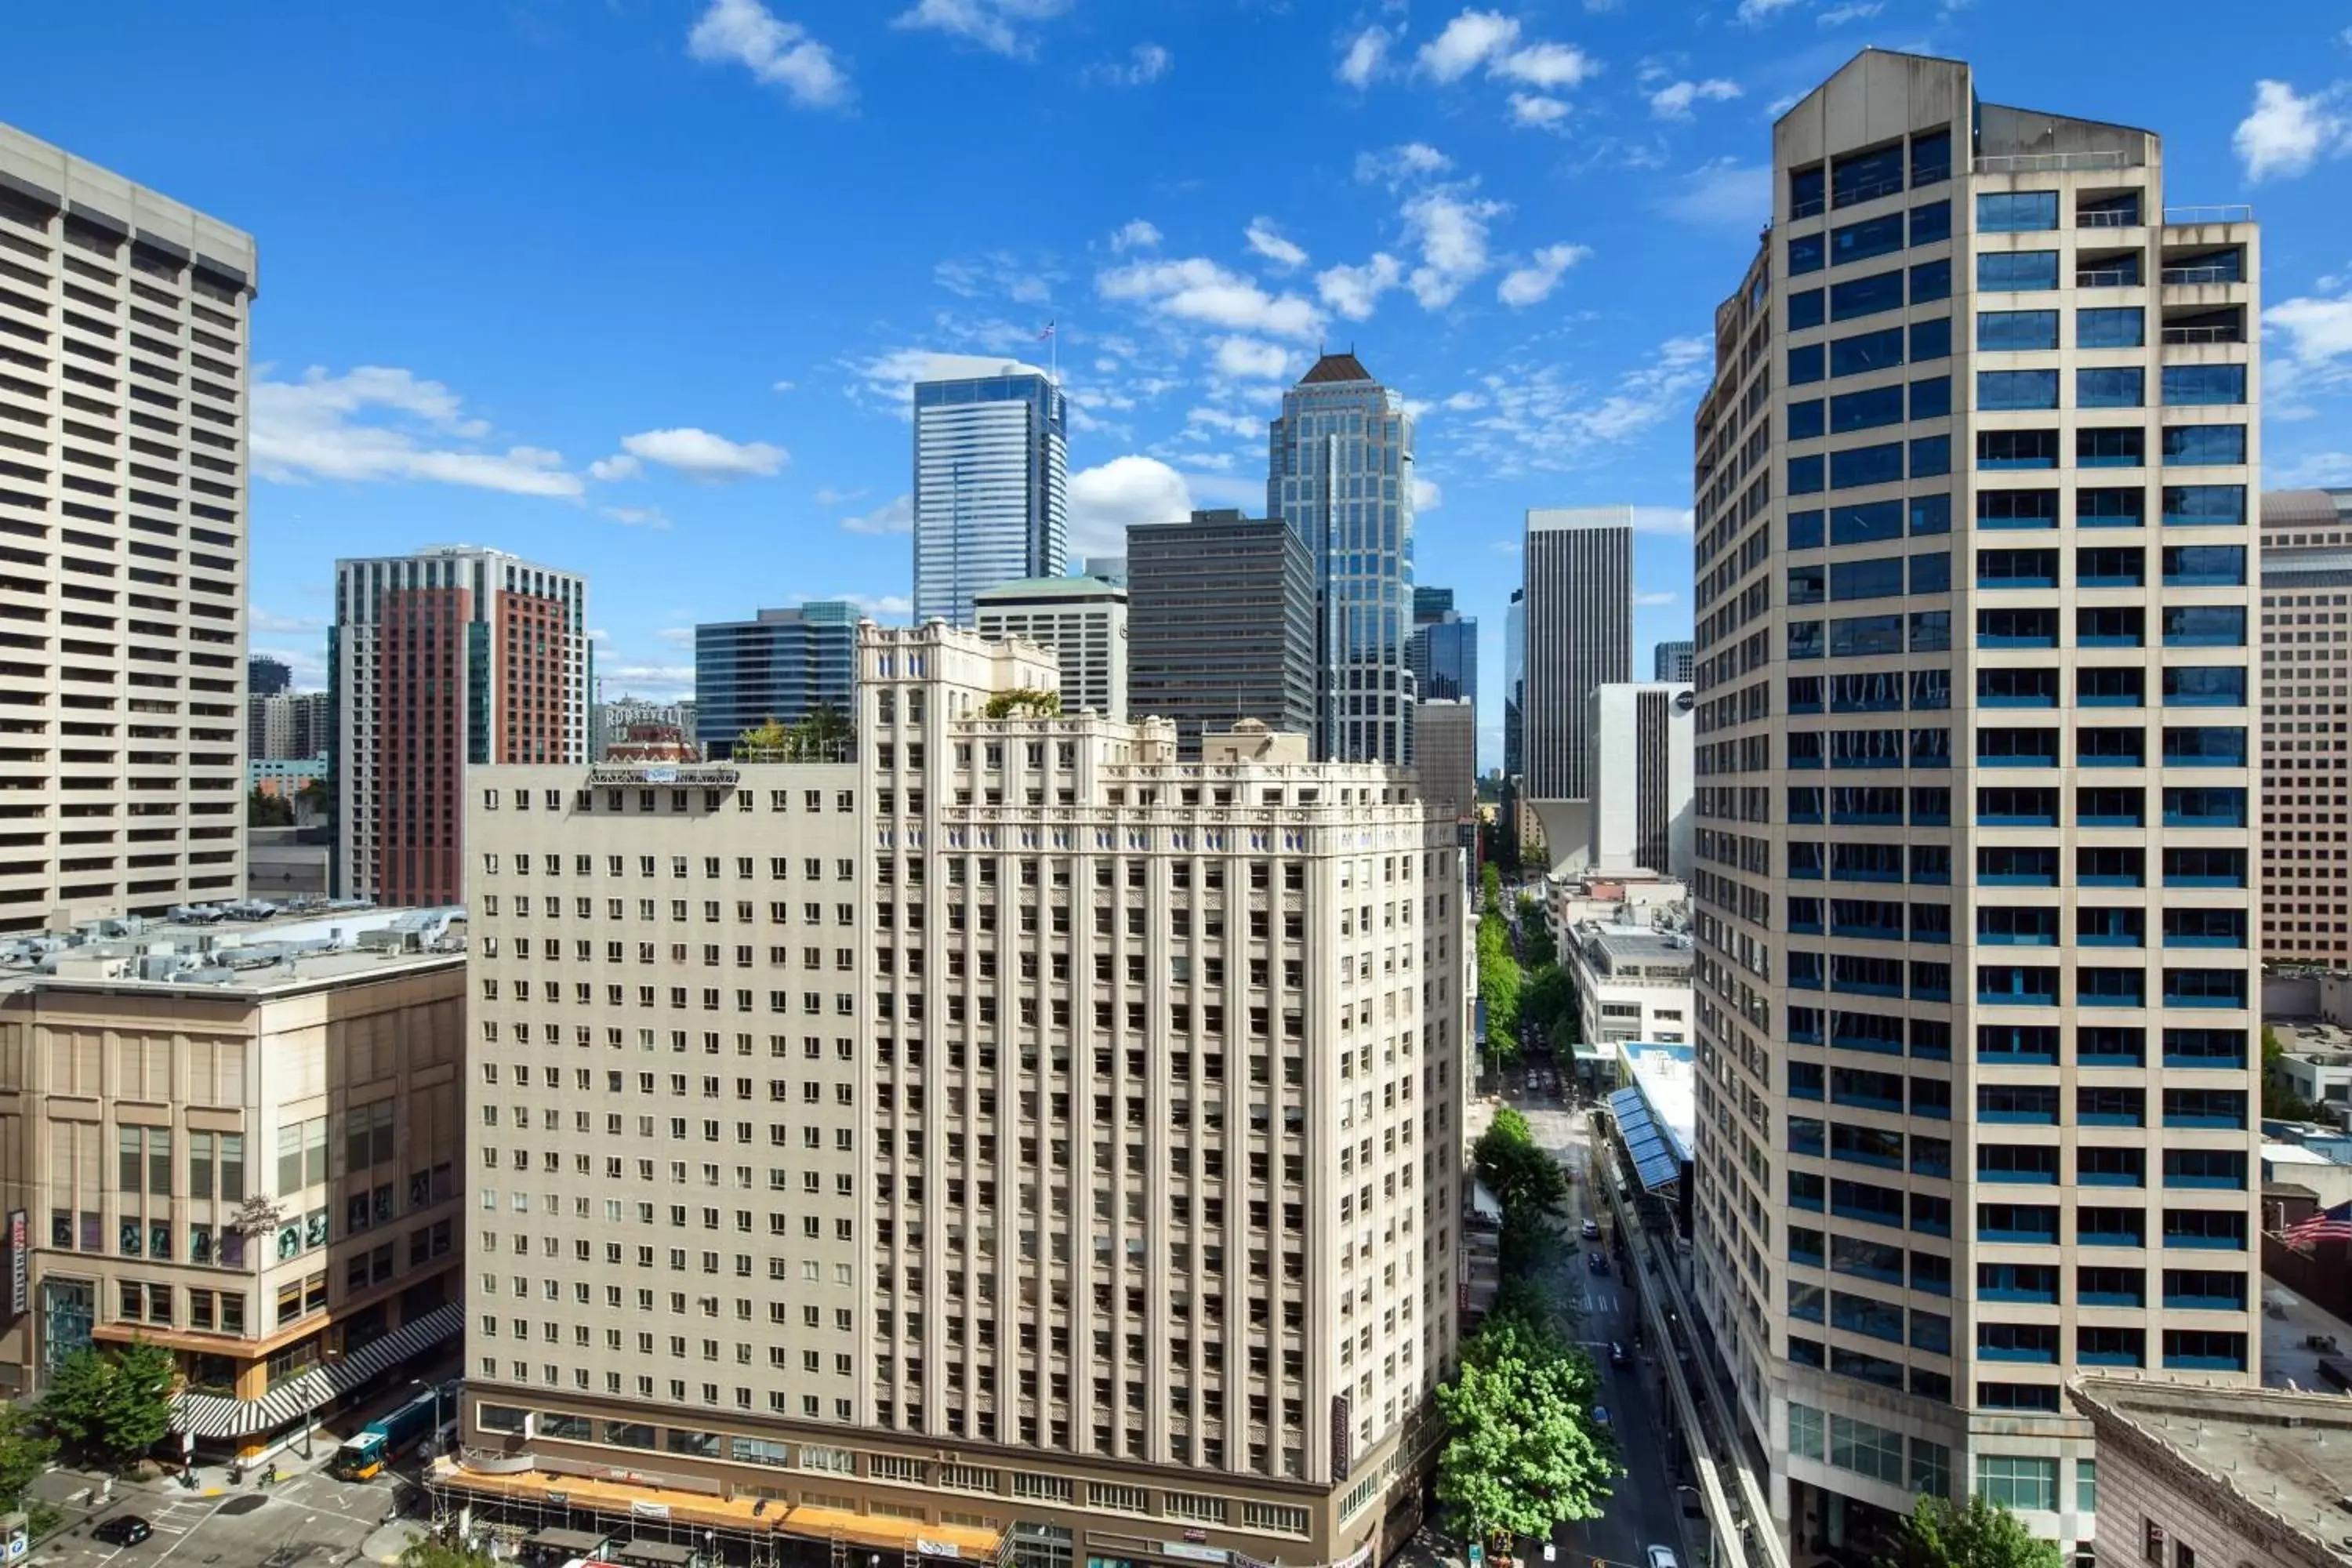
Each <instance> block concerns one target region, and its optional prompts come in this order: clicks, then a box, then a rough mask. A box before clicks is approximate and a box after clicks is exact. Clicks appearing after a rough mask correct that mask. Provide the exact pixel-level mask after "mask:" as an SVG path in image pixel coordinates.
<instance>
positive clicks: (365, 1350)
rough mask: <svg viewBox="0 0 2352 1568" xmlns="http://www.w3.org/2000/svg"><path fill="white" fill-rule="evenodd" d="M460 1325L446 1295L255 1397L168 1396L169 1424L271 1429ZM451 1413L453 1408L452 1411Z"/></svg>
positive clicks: (225, 1433)
mask: <svg viewBox="0 0 2352 1568" xmlns="http://www.w3.org/2000/svg"><path fill="white" fill-rule="evenodd" d="M465 1326H466V1310H465V1308H464V1307H462V1306H461V1305H459V1304H458V1303H457V1302H455V1301H449V1302H446V1303H444V1304H443V1305H441V1306H438V1307H436V1308H434V1309H433V1310H431V1311H429V1312H427V1313H425V1315H424V1316H423V1317H421V1318H418V1319H416V1320H415V1321H413V1322H407V1323H403V1324H401V1325H400V1327H398V1328H396V1329H394V1330H393V1331H392V1332H390V1333H388V1334H385V1335H384V1336H383V1338H381V1339H375V1340H370V1341H369V1342H367V1343H366V1344H364V1345H362V1346H361V1347H360V1348H359V1349H358V1350H355V1351H353V1352H352V1353H351V1354H349V1355H347V1356H344V1357H342V1358H341V1359H340V1360H337V1361H334V1362H331V1363H327V1364H326V1365H324V1366H314V1367H312V1368H310V1370H309V1371H308V1372H305V1373H302V1374H301V1375H300V1376H299V1377H290V1378H288V1379H287V1380H286V1381H285V1382H284V1383H281V1384H278V1386H277V1387H275V1388H273V1389H271V1390H270V1391H269V1392H268V1393H267V1394H263V1395H262V1396H261V1397H260V1398H258V1399H235V1398H231V1397H230V1396H229V1395H227V1394H181V1395H180V1396H179V1398H177V1399H175V1400H173V1402H172V1430H173V1431H174V1432H193V1433H194V1434H195V1435H196V1436H199V1437H244V1436H251V1435H252V1434H254V1433H257V1432H269V1431H274V1430H276V1429H277V1428H278V1427H280V1426H284V1425H286V1423H288V1422H289V1421H292V1420H294V1419H296V1418H297V1417H299V1416H301V1415H307V1414H308V1413H310V1411H313V1410H317V1409H320V1407H322V1406H324V1405H331V1404H333V1403H334V1402H335V1401H336V1400H337V1399H339V1398H341V1397H342V1395H344V1394H348V1393H350V1392H351V1391H352V1389H354V1388H357V1387H359V1386H360V1385H361V1384H363V1383H366V1382H367V1381H368V1380H369V1379H370V1378H372V1377H374V1376H376V1375H377V1374H378V1373H382V1372H383V1371H385V1370H386V1369H387V1368H390V1367H394V1366H397V1365H399V1364H400V1363H402V1362H404V1361H406V1360H407V1359H408V1358H409V1357H410V1356H413V1355H415V1353H416V1352H419V1351H421V1350H424V1349H425V1348H426V1347H427V1346H430V1345H436V1344H439V1343H440V1342H442V1341H443V1340H446V1339H449V1338H452V1337H453V1336H455V1335H456V1334H457V1332H458V1331H461V1330H462V1329H464V1328H465ZM453 1414H454V1412H453Z"/></svg>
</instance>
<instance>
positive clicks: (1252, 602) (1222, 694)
mask: <svg viewBox="0 0 2352 1568" xmlns="http://www.w3.org/2000/svg"><path fill="white" fill-rule="evenodd" d="M1127 563H1128V567H1127V570H1128V628H1127V630H1128V641H1127V668H1128V675H1127V680H1128V693H1127V700H1128V709H1129V712H1130V713H1131V714H1132V715H1133V716H1134V717H1136V718H1138V719H1145V718H1160V719H1171V720H1173V721H1175V724H1176V745H1177V750H1178V751H1179V752H1180V753H1181V754H1182V755H1184V756H1187V757H1196V756H1198V755H1200V752H1201V742H1202V736H1203V735H1205V734H1209V733H1212V732H1215V731H1223V730H1226V729H1228V728H1230V727H1231V726H1232V725H1233V724H1234V722H1235V721H1238V720H1242V719H1255V720H1257V721H1260V722H1261V723H1264V724H1267V725H1270V726H1272V727H1273V728H1274V729H1276V730H1280V731H1285V732H1286V733H1287V732H1296V731H1312V730H1313V728H1314V725H1315V568H1314V563H1313V561H1312V559H1311V558H1310V557H1309V556H1308V554H1307V546H1306V543H1305V542H1303V541H1302V540H1300V538H1299V537H1298V534H1297V531H1296V530H1294V529H1292V528H1291V527H1290V526H1289V525H1288V524H1287V523H1286V522H1284V521H1282V520H1281V519H1279V518H1253V517H1244V516H1243V515H1242V514H1241V513H1240V512H1238V511H1196V512H1194V513H1193V514H1192V518H1191V520H1190V521H1185V522H1168V523H1150V524H1139V525H1137V526H1135V527H1132V528H1129V530H1128V531H1127Z"/></svg>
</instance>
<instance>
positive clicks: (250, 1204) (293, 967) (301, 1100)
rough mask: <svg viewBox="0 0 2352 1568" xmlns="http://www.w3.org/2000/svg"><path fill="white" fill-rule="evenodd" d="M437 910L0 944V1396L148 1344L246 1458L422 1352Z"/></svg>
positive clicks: (456, 1261) (443, 1082)
mask: <svg viewBox="0 0 2352 1568" xmlns="http://www.w3.org/2000/svg"><path fill="white" fill-rule="evenodd" d="M462 921H463V917H462V915H461V914H458V913H457V911H454V910H418V911H415V912H411V913H406V914H402V913H399V912H396V911H381V912H379V911H373V910H362V911H351V912H345V913H341V914H332V915H328V916H324V917H320V918H315V919H295V920H278V921H256V922H247V921H226V920H223V919H220V918H218V917H216V916H214V917H207V918H205V919H201V920H193V921H174V922H169V923H156V924H151V923H146V922H140V921H115V922H103V923H101V924H100V925H97V926H93V927H91V928H89V929H88V930H87V931H85V933H84V936H83V938H82V939H81V940H79V941H76V942H71V943H63V942H48V941H28V942H18V943H16V944H14V945H13V946H12V947H11V948H10V949H9V950H7V951H6V952H5V954H0V963H5V968H4V969H0V1128H5V1129H6V1130H7V1131H6V1135H5V1138H0V1190H5V1194H6V1207H7V1211H8V1215H7V1217H8V1223H9V1231H10V1237H11V1241H12V1244H13V1246H14V1247H15V1248H16V1264H17V1267H16V1271H15V1272H14V1274H13V1278H12V1284H11V1287H10V1289H11V1291H12V1295H13V1300H11V1301H10V1303H9V1305H10V1306H11V1307H12V1308H13V1309H14V1314H15V1315H14V1317H13V1320H12V1321H11V1322H10V1324H9V1326H8V1327H7V1328H6V1330H5V1332H0V1384H5V1386H7V1387H9V1388H11V1389H13V1390H15V1391H16V1392H21V1393H29V1392H32V1391H34V1390H36V1389H37V1388H39V1387H40V1386H41V1385H42V1384H44V1382H45V1381H46V1379H47V1377H48V1376H49V1375H50V1374H51V1373H54V1372H55V1371H56V1369H57V1367H58V1363H60V1362H61V1361H62V1360H63V1359H64V1358H65V1357H66V1356H67V1355H68V1354H70V1353H71V1352H73V1351H75V1350H77V1349H79V1348H80V1347H82V1346H84V1345H89V1344H93V1343H96V1344H101V1345H102V1344H109V1343H113V1344H120V1343H122V1342H127V1341H130V1340H132V1339H142V1340H146V1341H149V1342H152V1343H156V1344H161V1345H163V1346H165V1347H166V1348H168V1349H169V1350H170V1351H171V1352H173V1357H174V1359H175V1360H176V1361H177V1362H178V1363H179V1366H180V1370H181V1373H182V1374H183V1375H184V1379H185V1386H186V1392H185V1393H184V1394H183V1395H182V1397H181V1398H180V1400H179V1403H178V1408H177V1412H176V1415H175V1424H176V1425H177V1426H178V1427H179V1429H181V1430H183V1431H186V1432H190V1433H193V1434H194V1436H196V1438H197V1439H198V1441H199V1442H200V1443H203V1444H205V1445H207V1446H216V1447H231V1448H247V1449H249V1448H254V1447H261V1446H266V1445H268V1443H269V1442H271V1441H272V1440H273V1439H275V1438H277V1437H278V1436H282V1435H283V1434H285V1433H287V1432H289V1430H295V1429H299V1428H300V1427H301V1426H303V1425H304V1424H305V1423H306V1422H307V1421H308V1420H309V1419H310V1417H311V1416H312V1415H315V1414H316V1413H317V1412H320V1411H322V1410H325V1409H328V1408H330V1407H331V1406H333V1405H337V1404H339V1403H341V1402H342V1401H344V1400H346V1399H348V1398H351V1397H353V1396H356V1395H359V1394H364V1393H366V1392H368V1391H370V1390H371V1389H373V1388H374V1387H377V1386H381V1385H383V1384H386V1383H388V1382H390V1381H393V1380H394V1379H396V1378H399V1377H402V1376H404V1375H405V1373H404V1368H405V1367H406V1366H407V1365H408V1364H409V1363H420V1364H421V1363H426V1362H429V1361H430V1360H431V1359H432V1358H434V1357H435V1356H436V1354H439V1353H446V1350H447V1348H448V1347H449V1342H451V1341H453V1340H454V1339H455V1337H456V1335H457V1331H458V1329H459V1327H460V1326H461V1314H460V1311H459V1309H458V1307H457V1301H458V1300H459V1298H460V1296H461V1294H462V1279H461V1275H460V1266H461V1263H462V1258H463V1232H462V1229H461V1225H462V1220H463V1215H462V1214H461V1212H460V1209H461V1205H460V1202H459V1199H460V1194H461V1192H462V1190H463V1187H464V1183H463V1182H462V1181H461V1180H460V1179H459V1178H461V1177H462V1176H463V1175H464V1174H465V1164H466V1162H465V1160H464V1157H463V1141H464V1136H465V1134H464V1125H463V1118H464V1109H465V1100H466V1089H465V1084H464V1082H463V1080H462V1079H460V1077H459V1072H460V1068H461V1067H462V1064H463V1060H464V1055H465V1047H464V1042H463V1035H464V1031H465V1006H466V1004H465V994H464V984H465V953H464V940H463V934H462V933H463V924H462Z"/></svg>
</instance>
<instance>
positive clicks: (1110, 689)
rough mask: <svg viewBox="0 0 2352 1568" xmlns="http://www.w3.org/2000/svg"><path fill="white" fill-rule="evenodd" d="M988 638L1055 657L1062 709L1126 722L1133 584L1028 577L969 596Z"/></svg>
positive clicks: (1088, 579) (973, 612)
mask: <svg viewBox="0 0 2352 1568" xmlns="http://www.w3.org/2000/svg"><path fill="white" fill-rule="evenodd" d="M971 607H972V616H973V620H974V624H975V625H976V626H978V627H979V628H980V635H981V636H982V637H1027V638H1028V639H1029V640H1030V641H1031V642H1034V643H1037V644H1040V645H1042V646H1044V647H1049V648H1052V649H1053V650H1054V658H1055V662H1056V663H1058V664H1059V665H1060V666H1061V668H1062V710H1063V711H1064V712H1066V713H1099V714H1101V715H1102V716H1103V717H1104V718H1106V719H1125V718H1126V717H1127V585H1126V584H1123V583H1112V582H1108V581H1107V580H1105V579H1103V578H1100V577H1090V576H1089V577H1027V578H1024V579H1022V580H1021V581H1019V582H1016V583H1001V584H997V585H996V586H995V587H993V588H983V589H982V590H981V591H980V592H979V593H977V594H974V595H972V596H971Z"/></svg>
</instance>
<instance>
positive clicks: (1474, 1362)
mask: <svg viewBox="0 0 2352 1568" xmlns="http://www.w3.org/2000/svg"><path fill="white" fill-rule="evenodd" d="M1598 1386H1599V1380H1598V1377H1597V1375H1596V1373H1594V1371H1593V1366H1592V1361H1591V1357H1589V1356H1587V1355H1585V1354H1584V1353H1583V1352H1581V1351H1576V1350H1571V1349H1569V1348H1567V1347H1565V1346H1563V1345H1561V1344H1560V1343H1559V1341H1558V1340H1557V1339H1556V1338H1554V1337H1553V1336H1552V1335H1550V1334H1549V1333H1548V1332H1546V1331H1543V1330H1542V1329H1541V1328H1540V1327H1538V1326H1537V1325H1535V1324H1533V1323H1530V1322H1528V1321H1523V1320H1521V1319H1520V1318H1518V1317H1517V1316H1516V1315H1512V1316H1505V1317H1498V1318H1495V1319H1490V1320H1489V1321H1487V1323H1486V1326H1485V1327H1484V1328H1482V1329H1481V1330H1480V1331H1478V1333H1477V1334H1476V1335H1475V1336H1474V1337H1473V1339H1472V1340H1471V1341H1470V1342H1469V1343H1468V1344H1466V1345H1465V1346H1464V1347H1463V1354H1462V1368H1461V1371H1460V1373H1459V1374H1458V1375H1457V1376H1456V1377H1455V1378H1454V1381H1453V1382H1452V1383H1450V1384H1445V1385H1444V1386H1443V1387H1441V1388H1440V1389H1439V1390H1438V1391H1437V1407H1438V1410H1439V1412H1440V1414H1441V1415H1444V1419H1445V1424H1446V1438H1445V1446H1444V1448H1443V1449H1442V1450H1441V1451H1440V1453H1439V1456H1438V1461H1437V1497H1438V1500H1439V1501H1440V1502H1442V1503H1444V1505H1445V1506H1446V1507H1447V1508H1449V1509H1451V1510H1453V1511H1454V1516H1455V1518H1456V1520H1457V1521H1458V1522H1459V1524H1460V1525H1461V1527H1462V1528H1463V1530H1464V1531H1465V1533H1466V1534H1468V1535H1469V1536H1470V1537H1471V1539H1473V1540H1482V1539H1493V1538H1497V1537H1502V1536H1517V1535H1530V1536H1537V1537H1547V1538H1548V1537H1549V1535H1550V1534H1551V1531H1552V1528H1553V1526H1555V1525H1558V1524H1563V1523H1568V1522H1570V1521H1576V1520H1581V1519H1592V1518H1595V1517H1597V1516H1598V1515H1599V1514H1600V1512H1601V1500H1602V1499H1604V1498H1606V1497H1608V1496H1609V1495H1610V1485H1609V1482H1610V1479H1611V1478H1612V1477H1613V1476H1614V1475H1616V1474H1617V1473H1618V1467H1617V1458H1616V1451H1615V1447H1614V1445H1613V1444H1612V1442H1611V1440H1610V1436H1609V1433H1608V1430H1607V1429H1606V1428H1605V1427H1602V1426H1599V1425H1597V1424H1596V1423H1595V1422H1594V1421H1593V1419H1592V1404H1593V1399H1594V1396H1595V1394H1596V1392H1597V1390H1598Z"/></svg>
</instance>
